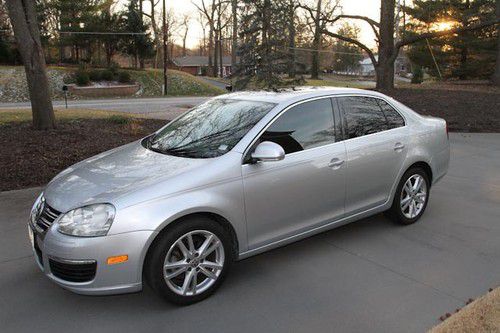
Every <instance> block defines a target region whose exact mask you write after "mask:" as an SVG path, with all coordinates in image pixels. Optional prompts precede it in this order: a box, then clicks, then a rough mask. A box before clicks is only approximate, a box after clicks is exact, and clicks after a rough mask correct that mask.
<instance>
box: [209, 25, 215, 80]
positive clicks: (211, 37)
mask: <svg viewBox="0 0 500 333" xmlns="http://www.w3.org/2000/svg"><path fill="white" fill-rule="evenodd" d="M209 25H210V27H209V31H208V73H209V75H212V76H213V73H214V69H213V58H212V55H213V52H214V27H213V22H209Z"/></svg>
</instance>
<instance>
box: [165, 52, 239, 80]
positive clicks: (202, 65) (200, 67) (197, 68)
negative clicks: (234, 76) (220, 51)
mask: <svg viewBox="0 0 500 333" xmlns="http://www.w3.org/2000/svg"><path fill="white" fill-rule="evenodd" d="M172 62H173V64H174V66H173V67H174V68H175V69H178V70H180V71H183V72H186V73H189V74H192V75H206V73H207V70H208V56H185V57H177V58H174V59H173V60H172ZM219 66H220V64H219ZM219 71H220V70H219ZM231 73H232V68H231V57H230V56H224V57H222V76H223V77H225V76H229V75H231Z"/></svg>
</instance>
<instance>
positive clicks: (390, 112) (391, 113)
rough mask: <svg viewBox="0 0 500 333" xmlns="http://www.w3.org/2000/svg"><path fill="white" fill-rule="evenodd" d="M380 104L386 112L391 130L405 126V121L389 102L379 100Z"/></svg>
mask: <svg viewBox="0 0 500 333" xmlns="http://www.w3.org/2000/svg"><path fill="white" fill-rule="evenodd" d="M378 103H379V104H380V107H381V108H382V111H384V114H385V117H386V118H387V123H388V124H389V128H396V127H402V126H404V125H405V120H404V119H403V117H401V115H400V114H399V113H398V112H397V111H396V110H394V108H393V107H392V106H390V105H389V104H388V103H387V102H385V101H383V100H381V99H379V100H378Z"/></svg>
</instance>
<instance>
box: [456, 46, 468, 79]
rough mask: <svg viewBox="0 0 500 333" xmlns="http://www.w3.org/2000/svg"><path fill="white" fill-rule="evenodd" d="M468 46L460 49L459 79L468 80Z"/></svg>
mask: <svg viewBox="0 0 500 333" xmlns="http://www.w3.org/2000/svg"><path fill="white" fill-rule="evenodd" d="M468 53H469V52H468V48H467V46H465V45H464V46H463V47H462V50H460V73H459V75H458V79H459V80H467V55H468Z"/></svg>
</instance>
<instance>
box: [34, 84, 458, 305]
mask: <svg viewBox="0 0 500 333" xmlns="http://www.w3.org/2000/svg"><path fill="white" fill-rule="evenodd" d="M448 161H449V143H448V133H447V126H446V123H445V121H444V120H442V119H439V118H431V117H423V116H420V115H418V114H417V113H415V112H414V111H412V110H410V109H409V108H408V107H406V106H404V105H403V104H401V103H399V102H397V101H395V100H394V99H392V98H389V97H387V96H385V95H383V94H380V93H376V92H372V91H365V90H357V89H343V88H338V89H330V88H303V89H291V90H283V91H280V92H241V93H232V94H227V95H223V96H219V97H216V98H213V99H211V100H209V101H207V102H206V103H204V104H201V105H199V106H197V107H195V108H193V109H192V110H190V111H188V112H186V113H184V114H183V115H181V116H180V117H178V118H177V119H175V120H173V121H172V122H170V123H169V124H167V125H166V126H165V127H163V128H161V129H160V130H158V131H157V132H156V133H154V134H152V135H150V136H148V137H146V138H144V139H142V140H139V141H136V142H132V143H130V144H127V145H124V146H122V147H118V148H115V149H112V150H110V151H107V152H104V153H102V154H100V155H97V156H95V157H91V158H89V159H87V160H84V161H82V162H80V163H77V164H75V165H73V166H72V167H70V168H68V169H66V170H64V171H62V172H61V173H60V174H58V175H57V176H56V177H55V178H54V179H53V180H52V181H51V182H50V183H49V184H48V185H47V187H46V188H45V190H44V191H43V193H42V194H40V196H39V197H38V199H37V200H36V202H35V203H34V205H33V208H32V211H31V217H30V223H29V227H28V229H29V230H28V231H29V234H30V239H31V242H32V247H33V250H34V253H35V259H36V261H37V263H38V265H39V266H40V268H41V269H42V271H43V272H44V274H45V275H46V276H47V277H48V278H50V279H51V280H53V281H55V282H56V283H57V284H59V285H60V286H62V287H64V288H66V289H69V290H71V291H74V292H76V293H81V294H93V295H103V294H117V293H125V292H135V291H139V290H141V289H142V286H143V283H144V282H146V283H147V284H149V285H150V286H151V287H152V288H153V289H154V290H155V291H156V292H157V293H158V294H160V295H163V296H164V297H166V298H167V299H168V300H170V301H172V302H175V303H179V304H190V303H194V302H197V301H200V300H202V299H204V298H206V297H207V296H209V295H210V294H211V293H213V292H214V291H215V289H216V288H217V287H218V286H219V285H220V284H221V283H222V281H223V279H224V277H225V276H226V274H227V272H228V270H229V268H230V266H231V263H232V262H233V261H235V260H239V259H243V258H247V257H249V256H252V255H255V254H258V253H261V252H263V251H267V250H269V249H272V248H276V247H278V246H282V245H285V244H288V243H290V242H293V241H296V240H299V239H302V238H304V237H308V236H311V235H313V234H316V233H319V232H321V231H324V230H328V229H331V228H334V227H338V226H341V225H344V224H346V223H349V222H352V221H355V220H359V219H361V218H363V217H366V216H369V215H373V214H376V213H380V212H386V213H387V215H388V216H389V217H390V218H392V219H393V220H394V221H396V222H398V223H401V224H411V223H414V222H416V221H417V220H418V219H419V218H420V217H421V216H422V214H423V213H424V211H425V208H426V206H427V203H428V202H429V193H430V190H431V187H432V186H433V185H434V184H436V182H438V181H439V179H441V178H442V177H443V176H444V175H445V173H446V171H447V169H448Z"/></svg>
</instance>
